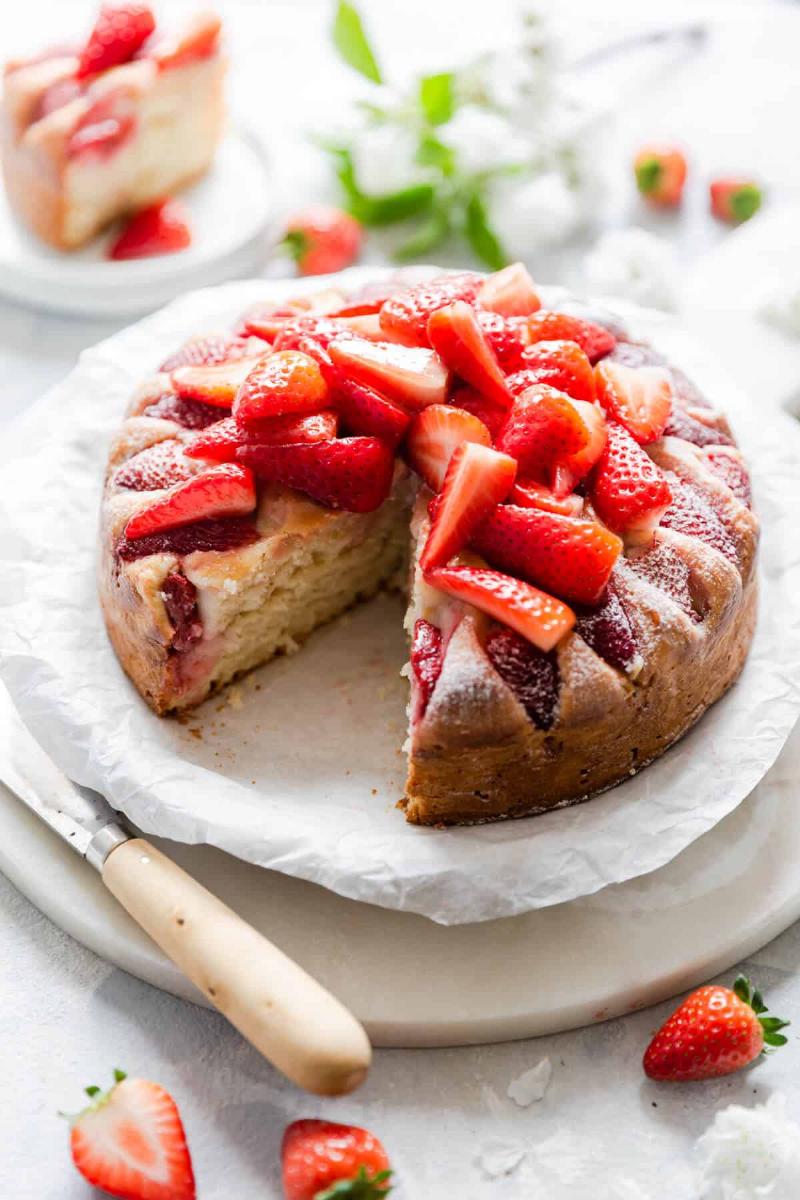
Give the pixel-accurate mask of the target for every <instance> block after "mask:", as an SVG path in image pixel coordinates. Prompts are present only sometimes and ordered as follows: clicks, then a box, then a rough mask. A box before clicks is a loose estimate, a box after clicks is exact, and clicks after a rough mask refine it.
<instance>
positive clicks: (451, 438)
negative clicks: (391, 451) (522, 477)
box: [406, 404, 492, 492]
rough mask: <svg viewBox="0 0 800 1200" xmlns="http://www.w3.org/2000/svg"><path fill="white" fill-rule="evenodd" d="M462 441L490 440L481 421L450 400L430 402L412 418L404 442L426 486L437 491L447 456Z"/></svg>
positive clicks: (444, 469)
mask: <svg viewBox="0 0 800 1200" xmlns="http://www.w3.org/2000/svg"><path fill="white" fill-rule="evenodd" d="M462 442H476V443H478V444H479V445H481V446H490V445H491V444H492V438H491V434H490V433H489V430H488V429H487V428H486V426H485V425H484V423H483V421H481V420H479V419H478V417H476V416H473V415H472V413H468V412H465V411H464V409H461V408H452V407H451V406H450V405H449V404H432V405H430V406H429V407H428V408H425V409H423V411H422V412H421V413H418V414H417V416H416V417H415V418H414V420H413V422H412V424H411V429H410V430H409V433H408V440H407V442H406V446H407V449H408V461H409V462H410V463H411V466H412V467H413V468H414V470H415V471H416V472H417V474H418V475H421V476H422V478H423V479H424V480H425V482H426V483H427V485H428V487H429V488H430V489H431V490H432V491H434V492H438V491H439V489H440V487H441V486H442V484H443V483H444V477H445V475H446V474H447V468H448V466H449V465H450V459H451V458H452V457H453V454H454V452H455V451H456V450H457V448H458V447H459V446H460V445H461V444H462Z"/></svg>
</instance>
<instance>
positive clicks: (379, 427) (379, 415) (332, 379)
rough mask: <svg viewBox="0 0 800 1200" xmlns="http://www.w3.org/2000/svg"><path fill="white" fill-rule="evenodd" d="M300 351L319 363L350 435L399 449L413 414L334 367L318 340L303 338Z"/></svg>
mask: <svg viewBox="0 0 800 1200" xmlns="http://www.w3.org/2000/svg"><path fill="white" fill-rule="evenodd" d="M298 349H299V350H301V351H302V352H303V353H304V354H308V355H309V356H310V357H311V358H313V359H314V361H315V362H316V363H317V364H318V366H319V369H320V371H321V372H322V377H323V379H324V380H325V382H326V383H327V384H328V386H329V388H330V389H331V395H332V403H333V404H335V405H336V408H337V409H338V410H339V412H340V414H341V416H342V419H343V421H344V423H345V425H346V426H347V428H348V432H349V433H358V434H364V435H365V436H367V437H379V438H381V439H382V440H383V441H385V442H387V443H388V444H389V445H390V446H396V445H397V443H398V442H399V441H401V440H402V438H403V437H404V436H405V433H406V430H407V429H408V426H409V424H410V422H411V413H410V412H409V411H408V410H407V409H405V408H402V407H401V406H400V405H399V404H395V403H394V402H393V401H392V400H387V398H386V397H385V396H381V395H380V393H379V392H376V391H375V389H374V388H371V387H368V386H367V385H366V384H364V383H357V382H356V380H355V379H351V378H350V376H349V375H348V374H347V373H346V372H345V371H343V370H340V368H339V367H337V366H335V365H334V362H333V359H332V358H331V356H330V354H329V352H328V350H327V349H325V347H324V346H322V345H321V344H320V343H319V341H318V340H317V338H316V337H306V338H301V340H300V343H299V346H298Z"/></svg>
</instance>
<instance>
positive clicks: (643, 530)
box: [589, 421, 672, 541]
mask: <svg viewBox="0 0 800 1200" xmlns="http://www.w3.org/2000/svg"><path fill="white" fill-rule="evenodd" d="M607 432H608V437H607V441H606V446H605V449H604V450H603V453H602V454H601V455H600V459H599V461H598V463H597V466H596V468H595V470H594V474H593V475H592V479H591V484H590V488H589V492H590V495H591V498H592V503H593V504H594V507H595V508H596V509H597V513H598V516H599V517H600V520H601V521H605V523H606V525H608V526H609V528H610V529H615V530H616V531H617V532H618V533H627V534H628V535H629V536H630V535H633V539H634V540H637V541H639V540H644V541H646V540H648V538H649V536H650V534H651V533H652V531H653V529H654V528H655V527H656V525H658V523H659V521H660V520H661V518H662V516H663V515H664V513H665V512H666V510H667V508H668V507H669V505H670V502H671V500H672V493H671V492H670V488H669V484H668V483H667V480H666V478H665V477H664V474H663V472H662V471H661V469H660V468H659V467H657V466H656V464H655V463H654V462H653V460H652V459H651V458H650V457H649V455H647V454H646V453H645V451H644V450H642V448H641V446H640V445H639V444H638V442H635V441H634V440H633V438H632V437H631V435H630V434H629V433H628V431H627V429H623V427H622V426H621V425H617V424H616V423H615V422H613V421H611V422H609V425H608V431H607Z"/></svg>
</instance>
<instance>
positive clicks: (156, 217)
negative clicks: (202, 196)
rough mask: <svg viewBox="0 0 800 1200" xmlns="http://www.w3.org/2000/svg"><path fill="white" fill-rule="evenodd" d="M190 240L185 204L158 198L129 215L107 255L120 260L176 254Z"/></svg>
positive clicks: (190, 234) (190, 232)
mask: <svg viewBox="0 0 800 1200" xmlns="http://www.w3.org/2000/svg"><path fill="white" fill-rule="evenodd" d="M191 241H192V230H191V226H190V224H189V212H188V209H187V208H186V205H185V204H183V203H182V201H180V200H161V201H159V203H158V204H151V205H150V207H149V208H143V209H142V210H141V212H138V213H136V214H135V215H134V216H132V217H131V219H130V220H129V221H128V223H127V225H126V226H125V228H124V229H123V230H122V233H121V234H120V235H119V237H118V238H117V240H116V241H115V242H114V243H113V244H112V246H111V248H110V249H109V251H108V257H109V258H112V259H115V260H119V259H128V258H149V257H151V256H152V255H154V254H175V253H177V251H178V250H185V249H186V247H187V246H189V245H191Z"/></svg>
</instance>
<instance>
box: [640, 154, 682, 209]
mask: <svg viewBox="0 0 800 1200" xmlns="http://www.w3.org/2000/svg"><path fill="white" fill-rule="evenodd" d="M633 170H634V174H635V176H636V186H637V187H638V189H639V191H640V192H641V194H642V196H643V197H644V198H645V200H646V201H647V202H648V204H652V205H655V206H656V207H658V208H676V207H677V206H678V205H679V204H680V202H681V198H682V196H683V186H684V184H685V183H686V173H687V167H686V157H685V155H684V154H683V151H682V150H679V149H678V148H677V146H643V147H642V149H641V150H640V151H639V153H638V154H637V155H636V158H635V159H634V162H633Z"/></svg>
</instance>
